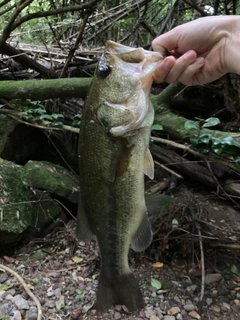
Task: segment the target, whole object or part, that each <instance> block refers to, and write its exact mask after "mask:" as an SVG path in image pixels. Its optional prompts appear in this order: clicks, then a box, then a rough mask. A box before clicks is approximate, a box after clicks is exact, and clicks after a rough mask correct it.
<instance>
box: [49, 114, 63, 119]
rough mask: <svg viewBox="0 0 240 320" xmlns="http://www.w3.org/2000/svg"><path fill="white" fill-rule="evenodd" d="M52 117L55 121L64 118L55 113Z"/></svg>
mask: <svg viewBox="0 0 240 320" xmlns="http://www.w3.org/2000/svg"><path fill="white" fill-rule="evenodd" d="M51 116H52V117H53V119H59V118H60V119H63V118H64V116H63V115H62V114H60V113H53V114H51Z"/></svg>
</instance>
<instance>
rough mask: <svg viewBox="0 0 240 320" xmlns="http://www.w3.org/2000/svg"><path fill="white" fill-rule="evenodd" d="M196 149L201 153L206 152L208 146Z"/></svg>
mask: <svg viewBox="0 0 240 320" xmlns="http://www.w3.org/2000/svg"><path fill="white" fill-rule="evenodd" d="M198 151H199V152H200V153H203V154H208V153H209V151H210V149H209V148H208V147H199V148H198Z"/></svg>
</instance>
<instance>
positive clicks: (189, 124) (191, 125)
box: [184, 120, 199, 130]
mask: <svg viewBox="0 0 240 320" xmlns="http://www.w3.org/2000/svg"><path fill="white" fill-rule="evenodd" d="M184 128H185V129H188V130H189V129H199V124H198V123H197V122H195V121H192V120H187V121H186V122H185V123H184Z"/></svg>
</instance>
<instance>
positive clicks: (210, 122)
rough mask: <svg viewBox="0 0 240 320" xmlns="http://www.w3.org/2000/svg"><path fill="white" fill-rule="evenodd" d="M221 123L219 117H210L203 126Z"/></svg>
mask: <svg viewBox="0 0 240 320" xmlns="http://www.w3.org/2000/svg"><path fill="white" fill-rule="evenodd" d="M219 123H220V120H219V119H218V118H213V117H212V118H208V119H207V120H205V123H204V124H203V128H208V127H213V126H216V125H217V124H219Z"/></svg>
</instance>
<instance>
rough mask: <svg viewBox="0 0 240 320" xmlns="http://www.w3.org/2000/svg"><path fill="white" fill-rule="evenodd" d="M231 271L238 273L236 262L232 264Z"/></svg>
mask: <svg viewBox="0 0 240 320" xmlns="http://www.w3.org/2000/svg"><path fill="white" fill-rule="evenodd" d="M231 272H232V273H235V274H236V273H238V268H237V267H236V266H235V264H233V265H232V267H231Z"/></svg>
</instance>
